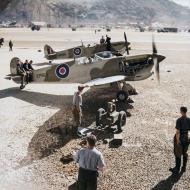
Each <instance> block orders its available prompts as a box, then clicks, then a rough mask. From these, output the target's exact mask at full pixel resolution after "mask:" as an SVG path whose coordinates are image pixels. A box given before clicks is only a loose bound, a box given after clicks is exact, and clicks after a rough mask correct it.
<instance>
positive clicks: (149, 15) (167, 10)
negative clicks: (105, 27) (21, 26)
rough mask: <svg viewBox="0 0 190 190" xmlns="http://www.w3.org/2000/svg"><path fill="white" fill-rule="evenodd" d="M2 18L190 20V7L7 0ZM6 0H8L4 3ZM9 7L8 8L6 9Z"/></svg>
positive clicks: (128, 0) (109, 0) (126, 0)
mask: <svg viewBox="0 0 190 190" xmlns="http://www.w3.org/2000/svg"><path fill="white" fill-rule="evenodd" d="M0 2H4V3H3V4H2V5H3V7H2V9H4V11H3V12H1V18H2V19H3V18H5V17H6V18H7V17H9V18H16V19H17V20H20V21H22V22H28V21H31V20H38V21H40V20H41V21H42V20H43V21H47V22H50V23H53V24H56V25H63V24H66V23H67V24H68V23H71V22H72V23H73V22H77V23H85V22H99V23H115V22H118V21H119V22H133V21H134V22H137V21H138V22H144V23H147V24H150V23H151V22H155V21H158V22H162V23H167V24H172V25H174V24H177V25H178V24H183V25H185V24H187V23H190V9H188V8H185V7H182V6H180V5H177V4H175V3H174V2H172V1H170V0H143V1H139V0H9V1H4V0H0ZM5 2H6V3H5ZM5 7H6V8H5Z"/></svg>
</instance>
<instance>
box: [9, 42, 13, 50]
mask: <svg viewBox="0 0 190 190" xmlns="http://www.w3.org/2000/svg"><path fill="white" fill-rule="evenodd" d="M9 51H13V42H12V41H11V40H10V41H9Z"/></svg>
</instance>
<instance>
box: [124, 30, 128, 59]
mask: <svg viewBox="0 0 190 190" xmlns="http://www.w3.org/2000/svg"><path fill="white" fill-rule="evenodd" d="M124 39H125V46H126V51H127V55H129V44H128V41H127V35H126V33H125V32H124Z"/></svg>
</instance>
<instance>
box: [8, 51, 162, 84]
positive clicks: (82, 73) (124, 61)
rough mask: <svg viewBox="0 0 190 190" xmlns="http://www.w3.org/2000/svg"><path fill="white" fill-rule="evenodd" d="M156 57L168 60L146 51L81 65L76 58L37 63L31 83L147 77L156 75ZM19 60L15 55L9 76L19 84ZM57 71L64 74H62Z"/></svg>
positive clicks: (131, 79)
mask: <svg viewBox="0 0 190 190" xmlns="http://www.w3.org/2000/svg"><path fill="white" fill-rule="evenodd" d="M155 57H157V59H158V62H159V63H160V62H161V61H163V60H164V59H165V57H164V56H162V55H157V54H156V55H154V54H143V55H136V56H120V57H114V58H110V59H106V60H102V61H98V62H94V63H88V64H78V63H76V62H75V61H74V60H73V61H69V62H64V63H60V64H56V63H53V64H51V63H48V62H47V63H37V64H33V67H34V71H33V82H32V83H51V82H54V83H81V84H84V83H87V82H89V81H91V80H94V79H99V78H102V79H104V78H106V77H113V76H119V75H120V76H121V75H122V76H124V80H125V81H139V80H144V79H146V78H149V77H150V76H151V75H152V74H153V73H152V69H153V66H154V62H153V58H155ZM18 60H19V59H18V58H13V59H12V60H11V63H10V70H11V74H10V75H9V77H10V78H11V79H12V80H13V81H15V82H16V83H20V76H18V75H17V71H16V64H17V62H18ZM58 74H61V77H59V76H58ZM62 76H63V78H62ZM115 82H119V81H115Z"/></svg>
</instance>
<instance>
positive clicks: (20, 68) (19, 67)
mask: <svg viewBox="0 0 190 190" xmlns="http://www.w3.org/2000/svg"><path fill="white" fill-rule="evenodd" d="M17 74H18V75H20V76H21V87H23V86H24V82H25V78H26V72H25V70H24V68H23V63H22V62H21V61H20V60H19V61H18V63H17Z"/></svg>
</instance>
